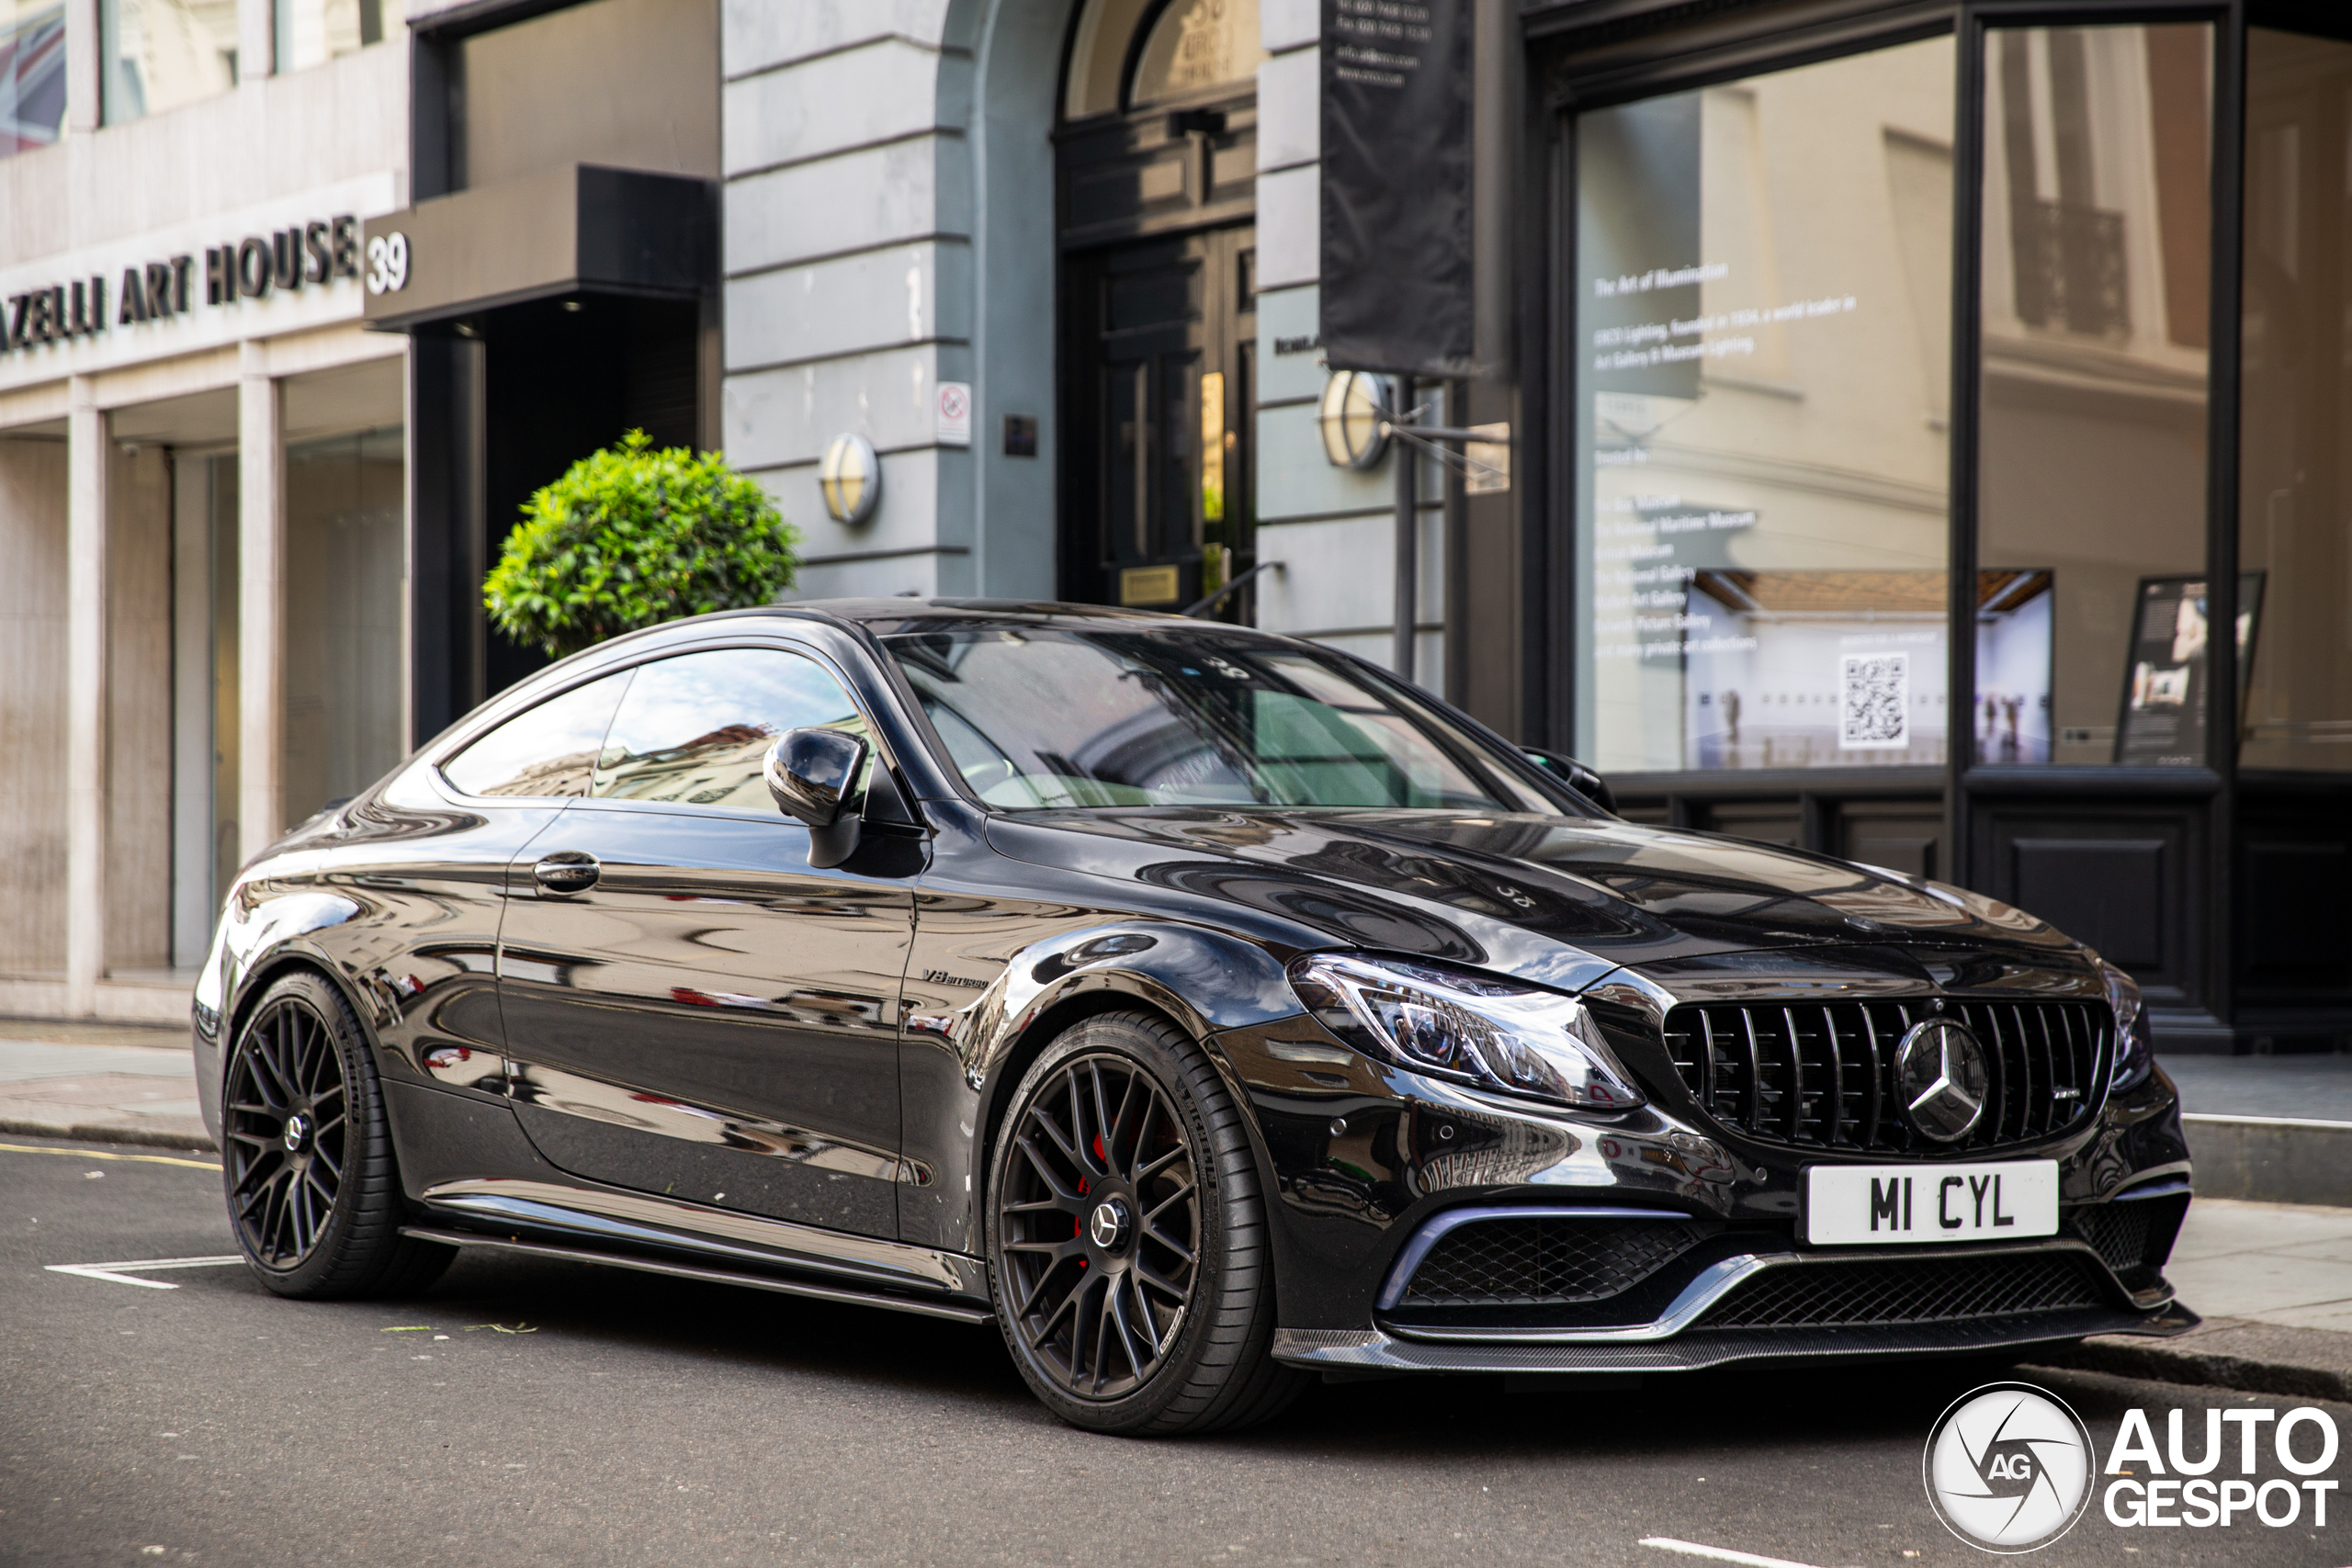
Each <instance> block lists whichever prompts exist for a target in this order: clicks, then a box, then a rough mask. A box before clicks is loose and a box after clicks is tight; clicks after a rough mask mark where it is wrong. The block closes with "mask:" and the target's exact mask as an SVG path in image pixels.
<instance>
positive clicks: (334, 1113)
mask: <svg viewBox="0 0 2352 1568" xmlns="http://www.w3.org/2000/svg"><path fill="white" fill-rule="evenodd" d="M349 1109H350V1094H349V1091H348V1090H347V1089H345V1086H344V1080H343V1056H342V1054H341V1053H340V1052H338V1051H337V1050H336V1049H335V1048H334V1037H333V1036H332V1035H330V1034H329V1033H328V1026H327V1021H326V1020H324V1019H322V1018H321V1017H320V1016H319V1015H318V1013H317V1011H316V1010H313V1009H312V1008H311V1005H310V1003H309V1001H308V999H307V998H302V997H300V996H298V995H291V994H289V995H287V996H282V997H279V998H277V999H276V1000H275V1001H274V1002H272V1003H271V1004H270V1006H269V1007H268V1009H267V1010H265V1011H263V1012H261V1013H259V1014H257V1015H255V1016H254V1019H253V1021H251V1022H249V1023H248V1024H247V1025H246V1026H245V1032H244V1036H243V1039H242V1040H241V1041H240V1042H239V1043H238V1046H237V1054H236V1055H235V1056H234V1057H233V1058H232V1060H231V1062H230V1065H229V1081H228V1087H227V1091H226V1093H225V1094H223V1096H222V1098H221V1120H222V1122H223V1123H224V1130H225V1131H226V1132H227V1134H228V1135H229V1151H228V1152H229V1169H228V1176H229V1212H230V1215H231V1217H232V1218H233V1219H234V1220H235V1221H236V1224H237V1239H238V1241H239V1242H240V1243H241V1244H242V1245H243V1247H244V1249H245V1255H246V1256H247V1257H248V1258H253V1259H254V1261H256V1262H258V1263H260V1264H261V1265H262V1266H263V1267H265V1268H268V1269H291V1268H293V1267H295V1266H296V1265H297V1264H299V1263H300V1262H301V1261H302V1260H303V1259H304V1258H308V1257H310V1256H311V1252H312V1251H314V1250H315V1249H316V1248H317V1247H318V1245H319V1237H320V1236H321V1235H324V1234H325V1232H326V1228H327V1221H328V1220H329V1219H330V1218H332V1217H333V1215H334V1204H335V1198H336V1196H337V1195H338V1194H340V1193H341V1192H342V1190H343V1168H344V1160H345V1153H346V1150H345V1145H346V1144H347V1143H348V1142H349V1140H348V1138H347V1137H346V1136H345V1134H346V1132H347V1130H348V1126H349V1120H350V1118H349Z"/></svg>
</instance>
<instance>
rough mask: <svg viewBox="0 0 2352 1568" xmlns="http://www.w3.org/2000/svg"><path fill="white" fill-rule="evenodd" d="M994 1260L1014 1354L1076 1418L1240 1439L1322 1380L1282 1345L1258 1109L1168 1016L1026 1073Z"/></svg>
mask: <svg viewBox="0 0 2352 1568" xmlns="http://www.w3.org/2000/svg"><path fill="white" fill-rule="evenodd" d="M1187 1170H1189V1172H1190V1185H1189V1187H1187V1185H1186V1183H1185V1181H1184V1179H1182V1178H1181V1177H1180V1176H1179V1175H1178V1173H1179V1172H1183V1171H1187ZM1188 1192H1189V1197H1188V1196H1187V1194H1188ZM1065 1226H1068V1227H1069V1229H1068V1230H1067V1231H1065V1230H1064V1228H1063V1227H1065ZM988 1254H989V1290H990V1292H991V1294H992V1295H993V1296H994V1298H995V1303H996V1309H997V1323H998V1325H999V1326H1000V1327H1001V1329H1002V1330H1003V1333H1004V1339H1005V1345H1006V1347H1007V1348H1009V1349H1010V1350H1011V1351H1012V1359H1013V1364H1014V1365H1015V1366H1017V1367H1019V1368H1020V1369H1021V1375H1022V1377H1023V1379H1024V1380H1026V1382H1028V1384H1029V1387H1030V1389H1031V1390H1032V1391H1033V1392H1034V1393H1035V1394H1036V1395H1037V1398H1038V1399H1039V1400H1040V1401H1041V1402H1043V1403H1044V1404H1045V1405H1046V1408H1047V1409H1049V1410H1051V1411H1052V1412H1053V1413H1054V1414H1055V1415H1056V1416H1059V1417H1060V1418H1061V1419H1062V1420H1064V1421H1067V1422H1068V1423H1069V1424H1070V1425H1071V1426H1073V1427H1082V1428H1084V1429H1085V1430H1087V1431H1091V1432H1104V1433H1111V1434H1114V1435H1117V1436H1122V1437H1174V1436H1178V1435H1190V1434H1200V1433H1206V1432H1215V1431H1227V1430H1232V1429H1235V1428H1238V1427H1246V1426H1250V1425H1254V1424H1255V1423H1257V1422H1261V1421H1264V1420H1268V1419H1270V1418H1272V1416H1276V1415H1278V1414H1280V1412H1281V1411H1282V1410H1283V1407H1284V1406H1285V1405H1287V1404H1289V1403H1290V1402H1291V1400H1292V1399H1294V1398H1295V1397H1296V1396H1297V1394H1298V1392H1299V1390H1300V1389H1301V1388H1302V1387H1303V1386H1304V1385H1305V1382H1306V1378H1305V1375H1304V1374H1303V1373H1300V1372H1298V1371H1295V1370H1294V1369H1291V1368H1288V1367H1284V1366H1283V1365H1281V1364H1280V1363H1278V1362H1276V1361H1275V1360H1274V1359H1273V1358H1272V1356H1271V1355H1270V1354H1269V1350H1270V1348H1271V1346H1272V1341H1273V1334H1274V1322H1275V1318H1274V1270H1273V1258H1272V1244H1271V1239H1270V1237H1269V1235H1268V1232H1267V1226H1266V1215H1265V1206H1264V1201H1263V1198H1262V1195H1261V1189H1260V1183H1259V1177H1258V1167H1257V1162H1256V1159H1255V1157H1254V1156H1253V1155H1252V1153H1251V1150H1250V1139H1249V1134H1248V1133H1247V1131H1246V1130H1245V1129H1244V1127H1243V1125H1242V1118H1241V1112H1240V1111H1239V1110H1238V1108H1237V1107H1236V1106H1235V1104H1234V1102H1233V1098H1232V1096H1231V1095H1230V1094H1228V1093H1227V1090H1226V1087H1225V1083H1224V1081H1223V1080H1222V1079H1221V1078H1220V1077H1218V1076H1217V1073H1216V1068H1215V1067H1214V1066H1212V1065H1211V1064H1210V1062H1209V1059H1208V1057H1207V1055H1205V1054H1204V1052H1203V1051H1202V1050H1201V1048H1200V1047H1199V1046H1198V1045H1196V1044H1194V1043H1193V1041H1192V1040H1191V1038H1190V1037H1188V1036H1187V1035H1186V1034H1184V1032H1182V1031H1181V1030H1179V1029H1177V1028H1175V1027H1174V1026H1173V1025H1171V1024H1170V1023H1169V1022H1167V1021H1165V1020H1163V1019H1160V1018H1158V1017H1154V1016H1152V1015H1149V1014H1144V1013H1124V1012H1122V1013H1103V1014H1099V1015H1097V1016H1095V1017H1093V1018H1090V1019H1087V1020H1084V1021H1081V1022H1080V1023H1077V1024H1075V1025H1073V1026H1071V1028H1069V1030H1068V1031H1066V1032H1063V1033H1062V1034H1061V1035H1060V1036H1059V1037H1058V1038H1057V1039H1056V1040H1055V1041H1054V1042H1053V1043H1052V1044H1050V1045H1048V1046H1047V1047H1046V1050H1045V1052H1044V1054H1043V1055H1040V1056H1039V1057H1038V1058H1037V1060H1036V1061H1035V1063H1034V1064H1032V1065H1031V1066H1030V1068H1029V1070H1028V1072H1026V1073H1025V1074H1023V1076H1022V1079H1021V1082H1020V1084H1019V1086H1018V1087H1017V1088H1016V1089H1014V1091H1013V1096H1012V1108H1011V1109H1010V1110H1009V1111H1007V1113H1006V1115H1005V1120H1004V1122H1003V1125H1002V1128H1001V1132H1000V1134H999V1136H998V1140H997V1147H996V1153H995V1156H994V1158H993V1159H992V1160H991V1162H990V1169H989V1206H988Z"/></svg>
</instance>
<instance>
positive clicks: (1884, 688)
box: [1838, 653, 1911, 751]
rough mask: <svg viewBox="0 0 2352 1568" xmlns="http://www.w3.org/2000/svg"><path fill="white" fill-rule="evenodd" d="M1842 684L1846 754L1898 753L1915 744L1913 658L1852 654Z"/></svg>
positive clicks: (1840, 709) (1841, 725) (1843, 747)
mask: <svg viewBox="0 0 2352 1568" xmlns="http://www.w3.org/2000/svg"><path fill="white" fill-rule="evenodd" d="M1844 659H1845V670H1846V678H1845V679H1844V680H1843V681H1842V682H1839V683H1838V692H1839V703H1838V748H1839V749H1840V750H1849V751H1860V750H1882V751H1883V750H1899V749H1901V748H1903V747H1905V746H1908V745H1909V744H1911V656H1910V655H1909V654H1907V653H1849V654H1847V655H1845V656H1844Z"/></svg>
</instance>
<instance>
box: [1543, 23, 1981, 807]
mask: <svg viewBox="0 0 2352 1568" xmlns="http://www.w3.org/2000/svg"><path fill="white" fill-rule="evenodd" d="M1952 62H1953V54H1952V44H1951V40H1950V39H1928V40H1926V41H1923V42H1920V43H1914V44H1905V45H1904V46H1902V47H1900V48H1895V49H1886V50H1880V51H1875V52H1872V53H1869V54H1861V55H1856V56H1852V57H1850V58H1848V59H1843V60H1835V61H1830V62H1826V63H1823V64H1818V65H1808V66H1804V67H1802V68H1800V69H1796V70H1792V71H1780V72H1773V73H1769V74H1765V75H1758V76H1751V77H1748V78H1747V79H1745V80H1742V81H1737V82H1732V83H1728V84H1725V85H1722V86H1716V87H1707V88H1703V89H1701V90H1699V91H1695V92H1689V93H1677V94H1672V95H1669V96H1664V97H1657V98H1650V99H1645V100H1644V101H1642V102H1639V103H1634V104H1629V105H1624V106H1622V107H1613V108H1606V109H1599V110H1595V111H1593V112H1590V113H1588V114H1584V115H1580V116H1578V117H1577V275H1576V310H1577V326H1578V330H1579V334H1580V342H1581V343H1582V344H1583V352H1584V355H1585V356H1586V357H1585V361H1584V365H1583V367H1582V374H1581V375H1580V376H1579V377H1578V403H1577V447H1578V451H1577V460H1578V485H1577V558H1576V559H1577V626H1578V639H1577V640H1578V649H1577V651H1578V657H1577V703H1576V712H1577V751H1578V754H1579V755H1580V756H1582V757H1583V758H1584V759H1585V760H1586V761H1589V762H1591V763H1592V764H1593V765H1595V766H1597V767H1600V768H1601V769H1603V770H1609V771H1635V772H1645V771H1651V770H1680V769H1717V768H1795V767H1836V766H1886V765H1893V764H1905V763H1907V764H1913V765H1926V764H1933V763H1939V762H1940V761H1942V760H1943V757H1944V736H1945V733H1946V717H1945V690H1944V688H1945V684H1946V682H1945V658H1946V654H1945V623H1946V620H1947V618H1948V615H1947V605H1948V604H1949V594H1948V592H1947V589H1946V586H1945V584H1946V581H1947V578H1946V558H1947V554H1948V550H1947V544H1948V516H1949V513H1948V508H1947V494H1948V491H1949V484H1948V477H1947V476H1948V469H1949V464H1950V455H1949V450H1950V449H1949V446H1948V444H1947V437H1946V433H1945V427H1946V424H1947V418H1946V409H1945V403H1946V400H1947V392H1946V386H1947V383H1948V379H1949V370H1950V365H1951V360H1950V357H1949V348H1948V340H1949V337H1950V330H1951V329H1950V326H1949V321H1950V319H1951V208H1952V200H1951V133H1952V122H1953V115H1954V110H1953V96H1952V95H1953V86H1952V77H1953V70H1952Z"/></svg>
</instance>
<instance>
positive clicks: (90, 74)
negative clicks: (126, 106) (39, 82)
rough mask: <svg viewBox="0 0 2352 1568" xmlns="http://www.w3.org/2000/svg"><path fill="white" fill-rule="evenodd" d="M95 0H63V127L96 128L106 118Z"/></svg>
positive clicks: (69, 128)
mask: <svg viewBox="0 0 2352 1568" xmlns="http://www.w3.org/2000/svg"><path fill="white" fill-rule="evenodd" d="M98 41H99V39H98V0H65V129H66V130H70V131H72V130H97V129H98V125H99V122H100V121H101V119H103V118H104V117H105V112H106V101H105V98H106V95H105V90H104V89H105V80H106V78H105V74H104V72H105V62H103V61H101V60H100V59H99V57H98Z"/></svg>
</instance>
